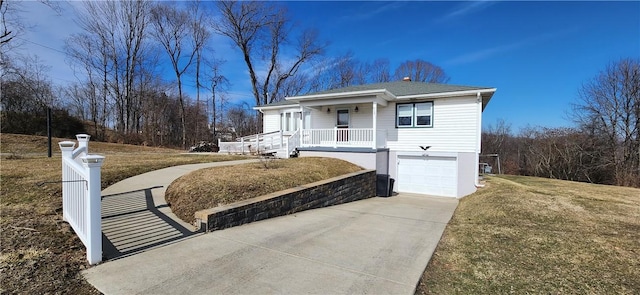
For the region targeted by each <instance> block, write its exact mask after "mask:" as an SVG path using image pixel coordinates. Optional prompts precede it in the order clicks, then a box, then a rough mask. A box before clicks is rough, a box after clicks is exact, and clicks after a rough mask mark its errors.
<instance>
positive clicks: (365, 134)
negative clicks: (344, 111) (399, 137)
mask: <svg viewBox="0 0 640 295" xmlns="http://www.w3.org/2000/svg"><path fill="white" fill-rule="evenodd" d="M374 132H375V135H376V136H375V137H374ZM386 142H387V139H386V131H385V130H374V129H373V128H331V129H305V130H302V133H301V146H305V147H310V146H320V147H370V148H381V147H385V145H386Z"/></svg>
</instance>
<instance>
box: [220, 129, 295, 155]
mask: <svg viewBox="0 0 640 295" xmlns="http://www.w3.org/2000/svg"><path fill="white" fill-rule="evenodd" d="M283 146H284V144H283V137H282V132H281V131H274V132H268V133H259V134H255V135H249V136H244V137H240V138H238V139H236V141H231V142H223V141H221V140H218V147H219V148H220V151H221V152H227V153H241V154H245V153H253V154H257V153H262V152H267V151H275V150H278V149H280V148H282V147H283Z"/></svg>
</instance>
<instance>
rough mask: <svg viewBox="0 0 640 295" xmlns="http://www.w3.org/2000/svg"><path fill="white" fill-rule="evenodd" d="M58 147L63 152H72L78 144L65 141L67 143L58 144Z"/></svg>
mask: <svg viewBox="0 0 640 295" xmlns="http://www.w3.org/2000/svg"><path fill="white" fill-rule="evenodd" d="M58 146H60V149H61V150H62V151H72V150H73V148H74V147H75V146H76V143H75V142H73V141H67V140H65V141H61V142H58Z"/></svg>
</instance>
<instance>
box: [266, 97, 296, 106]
mask: <svg viewBox="0 0 640 295" xmlns="http://www.w3.org/2000/svg"><path fill="white" fill-rule="evenodd" d="M293 104H298V103H297V102H295V101H291V100H284V99H283V100H281V101H276V102H272V103H270V104H268V105H266V106H269V107H275V106H285V105H293Z"/></svg>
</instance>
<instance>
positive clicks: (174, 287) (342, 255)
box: [83, 194, 458, 294]
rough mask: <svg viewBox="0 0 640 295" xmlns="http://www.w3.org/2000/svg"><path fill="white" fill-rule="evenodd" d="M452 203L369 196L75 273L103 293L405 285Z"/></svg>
mask: <svg viewBox="0 0 640 295" xmlns="http://www.w3.org/2000/svg"><path fill="white" fill-rule="evenodd" d="M457 204H458V201H457V200H456V199H450V198H436V197H429V196H421V195H409V194H400V195H397V196H393V197H390V198H372V199H367V200H362V201H357V202H353V203H348V204H343V205H338V206H332V207H327V208H322V209H316V210H310V211H305V212H301V213H297V214H294V215H289V216H283V217H278V218H274V219H268V220H264V221H260V222H256V223H251V224H246V225H243V226H239V227H234V228H230V229H226V230H221V231H215V232H213V233H209V234H205V235H199V236H195V237H193V238H190V239H187V240H183V241H181V242H178V243H174V244H170V245H167V246H164V247H161V248H157V249H153V250H149V251H146V252H143V253H140V254H136V255H132V256H128V257H124V258H121V259H117V260H113V261H109V262H106V263H103V264H101V265H98V266H95V267H92V268H90V269H88V270H86V271H85V272H84V273H83V274H84V276H85V277H86V279H87V280H88V281H89V283H91V284H92V285H94V286H95V287H96V288H97V289H98V290H100V291H102V292H103V293H105V294H274V293H276V294H280V293H285V294H301V293H305V294H308V293H312V294H352V293H359V294H365V293H368V294H413V293H414V290H415V287H416V284H417V283H418V280H419V279H420V277H421V275H422V272H423V271H424V269H425V267H426V265H427V263H428V262H429V259H430V258H431V255H432V254H433V251H434V250H435V247H436V245H437V244H438V241H439V240H440V237H441V235H442V233H443V230H444V228H445V226H446V224H447V222H449V220H450V219H451V216H452V215H453V211H454V210H455V208H456V206H457Z"/></svg>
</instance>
